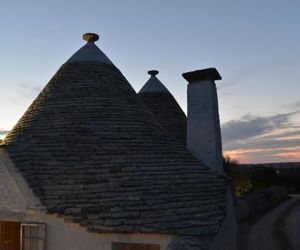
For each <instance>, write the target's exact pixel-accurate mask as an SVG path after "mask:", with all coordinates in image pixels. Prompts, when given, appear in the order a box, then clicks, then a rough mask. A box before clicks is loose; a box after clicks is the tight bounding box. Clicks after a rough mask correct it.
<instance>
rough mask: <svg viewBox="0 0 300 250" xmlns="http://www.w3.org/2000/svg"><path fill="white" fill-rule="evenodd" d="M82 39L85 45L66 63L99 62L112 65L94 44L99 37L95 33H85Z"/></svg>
mask: <svg viewBox="0 0 300 250" xmlns="http://www.w3.org/2000/svg"><path fill="white" fill-rule="evenodd" d="M82 37H83V40H85V41H87V43H86V44H85V45H84V46H82V47H81V48H80V49H79V50H77V52H75V53H74V54H73V55H72V56H71V57H70V58H69V60H68V61H67V62H66V63H73V62H100V63H106V64H111V65H113V63H112V62H111V60H109V58H108V57H107V56H106V55H105V54H104V53H103V52H102V51H101V50H100V49H99V48H98V47H97V45H96V44H95V43H94V42H95V41H98V39H99V35H97V34H95V33H85V34H83V36H82Z"/></svg>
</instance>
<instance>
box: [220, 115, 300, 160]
mask: <svg viewBox="0 0 300 250" xmlns="http://www.w3.org/2000/svg"><path fill="white" fill-rule="evenodd" d="M299 113H300V111H295V112H290V113H283V114H276V115H272V116H253V115H245V116H242V117H241V118H240V119H234V120H231V121H229V122H226V123H224V124H223V125H222V138H223V149H224V153H225V154H229V155H230V156H231V157H233V158H236V159H238V160H240V161H241V162H278V161H298V160H299V161H300V127H299V126H298V125H297V124H295V123H294V121H293V120H294V118H295V117H297V115H298V114H299Z"/></svg>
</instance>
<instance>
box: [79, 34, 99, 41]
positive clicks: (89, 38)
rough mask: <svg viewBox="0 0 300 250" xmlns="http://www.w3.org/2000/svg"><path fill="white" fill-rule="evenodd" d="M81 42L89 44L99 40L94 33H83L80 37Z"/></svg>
mask: <svg viewBox="0 0 300 250" xmlns="http://www.w3.org/2000/svg"><path fill="white" fill-rule="evenodd" d="M82 38H83V40H85V41H87V42H88V43H90V42H92V43H93V42H96V41H98V40H99V35H97V34H96V33H85V34H83V36H82Z"/></svg>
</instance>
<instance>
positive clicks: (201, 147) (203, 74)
mask: <svg viewBox="0 0 300 250" xmlns="http://www.w3.org/2000/svg"><path fill="white" fill-rule="evenodd" d="M182 76H183V77H184V78H185V79H186V80H187V81H188V82H189V84H188V90H187V102H188V115H187V116H188V119H187V148H188V149H189V150H190V152H191V153H192V154H193V155H194V156H195V157H196V158H198V159H199V160H201V161H202V162H204V163H205V164H206V165H207V166H208V167H210V168H211V169H212V170H214V171H216V172H223V161H222V140H221V131H220V120H219V108H218V96H217V90H216V84H215V81H216V80H221V79H222V77H221V76H220V74H219V72H218V71H217V70H216V69H215V68H208V69H203V70H196V71H192V72H187V73H183V74H182Z"/></svg>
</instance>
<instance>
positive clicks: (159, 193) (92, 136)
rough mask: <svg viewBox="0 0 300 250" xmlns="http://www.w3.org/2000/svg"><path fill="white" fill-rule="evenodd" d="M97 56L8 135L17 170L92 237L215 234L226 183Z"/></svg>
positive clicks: (55, 81)
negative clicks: (108, 234)
mask: <svg viewBox="0 0 300 250" xmlns="http://www.w3.org/2000/svg"><path fill="white" fill-rule="evenodd" d="M87 49H88V51H89V52H88V53H90V51H91V48H90V47H89V48H87ZM83 54H84V55H83ZM82 55H83V56H82ZM93 58H96V59H97V60H99V61H97V60H93V61H90V62H89V61H88V57H87V56H86V54H85V53H84V51H83V52H82V51H81V52H80V53H79V56H76V57H75V58H73V59H72V60H71V61H69V62H67V63H66V64H64V65H63V66H62V67H61V68H60V69H59V70H58V72H57V73H56V74H55V76H54V77H53V78H52V79H51V80H50V82H49V83H48V84H47V86H46V87H45V88H44V89H43V91H42V92H41V93H40V95H39V96H38V97H37V99H36V100H35V101H34V102H33V103H32V105H31V106H30V107H29V109H28V110H27V112H26V113H25V114H24V116H23V117H22V118H21V120H20V121H19V122H18V123H17V125H16V126H15V127H14V129H13V130H12V131H11V132H10V133H9V134H8V136H7V137H6V138H5V141H4V143H5V147H6V149H7V151H8V153H9V155H10V157H11V158H12V160H13V161H14V163H15V165H16V167H17V169H18V170H19V171H20V172H21V173H22V174H23V176H24V177H25V179H26V181H27V182H28V184H29V186H30V187H31V188H32V190H33V191H34V193H35V194H36V195H37V196H38V197H39V198H40V200H41V201H42V203H43V204H44V205H45V206H46V208H47V212H48V213H57V214H58V215H61V216H63V217H64V218H66V219H68V220H71V221H73V222H78V223H81V224H82V225H84V226H86V227H87V228H88V229H89V230H91V231H97V232H125V233H131V232H143V233H172V234H180V235H198V236H199V235H213V234H215V233H216V232H217V230H218V228H219V226H220V224H221V221H222V220H223V218H224V206H225V192H226V190H225V189H226V184H225V181H224V180H223V179H222V178H217V177H216V176H215V175H213V174H212V173H211V172H210V171H209V170H208V168H207V167H206V166H204V165H203V164H202V163H200V162H199V161H197V160H196V159H195V158H193V157H192V155H191V154H190V153H189V152H188V151H187V150H186V149H185V148H184V147H183V146H182V145H181V144H180V143H177V142H176V140H174V139H173V138H172V137H170V136H169V135H168V134H167V133H166V132H165V130H164V129H162V127H161V125H160V124H159V123H158V122H157V121H156V120H155V119H154V118H153V116H151V115H149V113H148V111H146V110H145V108H144V107H143V105H142V104H141V103H140V101H139V99H138V97H137V95H136V93H135V92H134V90H133V89H132V87H131V86H130V84H129V83H128V82H127V80H126V79H125V78H124V76H123V75H122V74H121V72H120V71H119V70H118V69H117V68H116V67H115V66H114V65H113V64H111V63H110V61H108V60H107V59H106V58H105V57H104V56H103V55H101V56H100V55H99V57H97V56H96V57H95V56H93ZM81 59H82V60H81ZM101 61H104V62H108V63H104V62H101Z"/></svg>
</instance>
